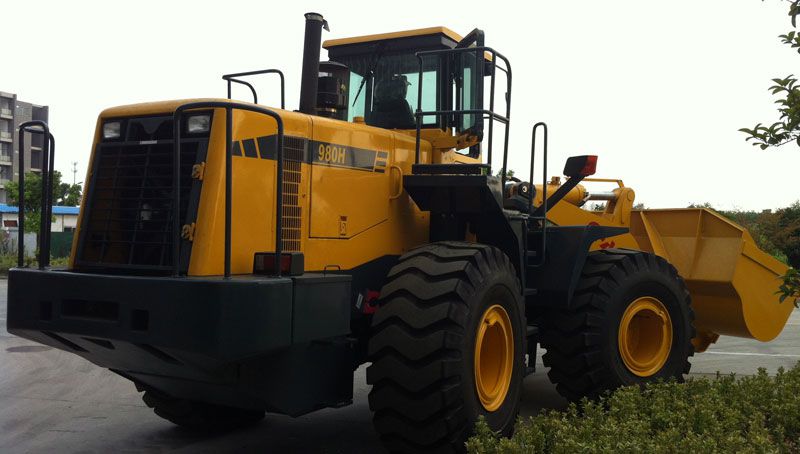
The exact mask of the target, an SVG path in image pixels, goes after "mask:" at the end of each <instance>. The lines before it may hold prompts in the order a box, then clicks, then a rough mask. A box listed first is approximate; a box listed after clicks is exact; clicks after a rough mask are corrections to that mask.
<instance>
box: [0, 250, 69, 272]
mask: <svg viewBox="0 0 800 454" xmlns="http://www.w3.org/2000/svg"><path fill="white" fill-rule="evenodd" d="M68 263H69V257H51V258H50V266H51V267H61V266H66V265H67V264H68ZM16 266H17V255H16V254H0V276H6V275H8V270H9V269H10V268H14V267H16ZM25 266H28V267H31V268H36V267H37V266H39V262H38V261H37V260H36V259H35V258H33V257H26V258H25Z"/></svg>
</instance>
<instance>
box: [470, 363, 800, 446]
mask: <svg viewBox="0 0 800 454" xmlns="http://www.w3.org/2000/svg"><path fill="white" fill-rule="evenodd" d="M467 449H468V451H469V452H471V453H508V454H510V453H558V454H560V453H576V452H580V453H638V452H648V453H685V452H704V453H706V452H708V453H712V452H738V453H798V452H800V364H799V365H798V366H795V367H794V368H792V369H791V370H789V371H785V370H783V369H781V370H780V371H779V372H778V374H777V375H775V376H769V375H768V374H767V373H766V371H765V370H763V369H761V370H759V372H758V374H757V375H755V376H751V377H742V378H736V377H734V376H733V375H730V376H717V377H716V379H707V378H691V379H689V380H688V381H686V382H685V383H676V382H666V383H664V382H662V383H653V384H648V385H646V386H643V387H626V388H621V389H618V390H616V391H615V392H613V393H611V394H608V395H606V396H605V397H604V398H602V399H601V400H599V401H585V400H584V401H583V402H581V403H580V404H577V405H576V404H571V405H570V406H569V407H568V408H567V409H566V410H565V411H555V410H548V411H544V412H543V413H541V414H539V415H537V416H534V417H529V418H526V419H520V420H519V421H518V422H517V426H516V430H515V433H514V435H513V436H512V437H511V438H499V437H497V436H496V435H495V434H494V433H492V431H491V430H490V429H489V427H488V426H487V425H486V423H485V422H484V421H482V420H481V421H479V422H478V425H477V428H476V433H475V435H474V436H473V437H472V438H470V440H469V441H468V442H467Z"/></svg>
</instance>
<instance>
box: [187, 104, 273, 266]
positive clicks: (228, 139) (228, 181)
mask: <svg viewBox="0 0 800 454" xmlns="http://www.w3.org/2000/svg"><path fill="white" fill-rule="evenodd" d="M204 108H224V109H225V265H224V267H225V278H226V279H227V278H230V276H231V205H232V195H233V194H232V188H233V153H232V149H233V146H232V143H233V142H232V136H233V111H234V110H247V111H250V112H256V113H260V114H262V115H267V116H269V117H272V118H273V119H274V120H275V122H276V123H277V125H278V147H277V151H276V158H277V167H276V168H277V172H276V173H277V175H276V192H275V197H276V203H275V206H276V210H275V273H276V275H277V276H280V275H281V266H280V261H281V254H282V252H283V244H282V241H281V236H282V233H283V232H282V228H281V227H282V223H283V119H282V118H281V116H280V115H278V114H277V113H276V112H273V111H272V110H269V109H265V108H262V107H258V106H252V105H249V104H241V103H235V102H220V101H207V102H203V101H201V102H192V103H187V104H183V105H181V106H179V107H178V108H176V109H175V113H174V114H173V137H174V138H175V139H174V140H173V153H174V154H173V166H174V167H173V172H172V197H173V204H174V205H173V207H172V228H173V230H174V232H173V234H174V238H175V239H174V241H173V244H172V260H173V266H174V272H173V274H174V275H175V276H178V275H179V274H180V242H181V226H180V163H181V141H180V138H181V118H182V116H183V112H184V111H186V110H191V109H204Z"/></svg>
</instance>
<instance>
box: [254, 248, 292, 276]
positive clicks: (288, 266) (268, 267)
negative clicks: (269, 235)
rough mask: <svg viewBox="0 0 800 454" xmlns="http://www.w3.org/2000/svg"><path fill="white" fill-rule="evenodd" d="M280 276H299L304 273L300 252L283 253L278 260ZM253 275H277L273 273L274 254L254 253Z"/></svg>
mask: <svg viewBox="0 0 800 454" xmlns="http://www.w3.org/2000/svg"><path fill="white" fill-rule="evenodd" d="M280 267H281V274H284V275H287V276H299V275H301V274H303V272H304V271H305V270H304V268H305V264H304V258H303V253H302V252H284V253H282V254H281V258H280ZM253 273H255V274H267V275H274V274H278V273H276V272H275V253H274V252H256V254H255V256H254V257H253Z"/></svg>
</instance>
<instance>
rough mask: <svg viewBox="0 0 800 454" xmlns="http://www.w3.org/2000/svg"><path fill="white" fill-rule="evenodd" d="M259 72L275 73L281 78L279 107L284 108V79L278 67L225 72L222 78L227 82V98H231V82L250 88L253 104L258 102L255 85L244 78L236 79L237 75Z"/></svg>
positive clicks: (251, 74)
mask: <svg viewBox="0 0 800 454" xmlns="http://www.w3.org/2000/svg"><path fill="white" fill-rule="evenodd" d="M259 74H277V75H278V77H279V78H280V80H281V109H285V108H286V88H285V85H286V83H285V80H284V77H283V73H282V72H281V71H280V70H279V69H261V70H258V71H247V72H243V73H234V74H225V75H223V76H222V79H223V80H225V81H227V82H228V99H232V98H231V88H232V84H234V83H236V84H240V85H244V86H245V87H247V88H249V89H250V93H252V94H253V104H258V93H256V89H255V87H253V85H252V84H251V83H250V82H247V81H245V80H241V79H238V77H248V76H256V75H259Z"/></svg>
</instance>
